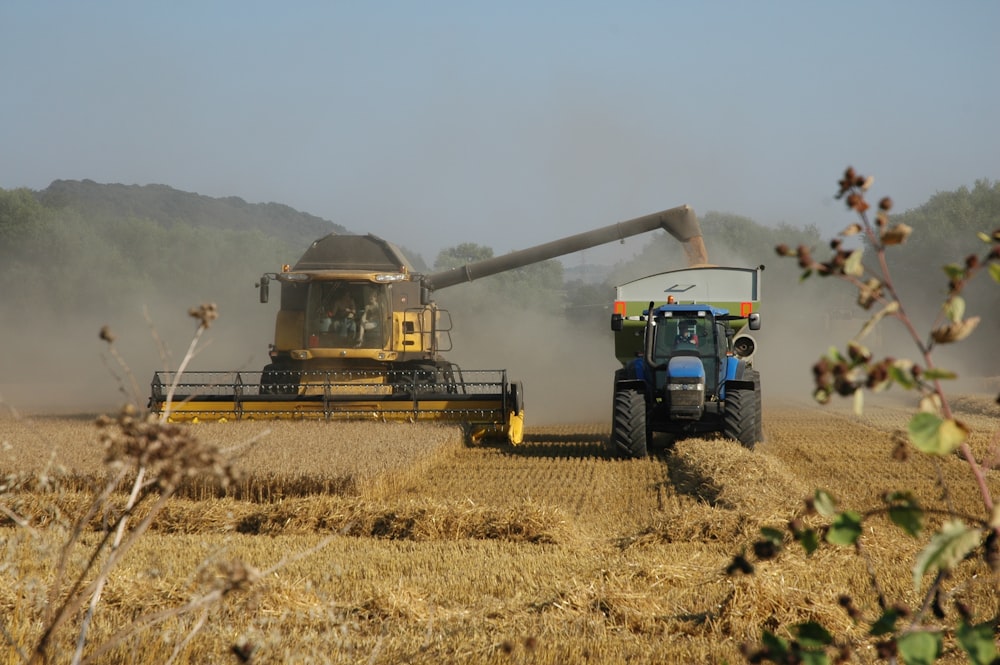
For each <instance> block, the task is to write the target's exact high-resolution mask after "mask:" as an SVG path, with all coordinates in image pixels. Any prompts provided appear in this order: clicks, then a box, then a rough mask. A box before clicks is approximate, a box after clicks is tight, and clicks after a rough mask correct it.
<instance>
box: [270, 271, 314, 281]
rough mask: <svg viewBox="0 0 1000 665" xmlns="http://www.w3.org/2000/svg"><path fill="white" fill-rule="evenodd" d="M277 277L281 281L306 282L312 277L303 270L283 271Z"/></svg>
mask: <svg viewBox="0 0 1000 665" xmlns="http://www.w3.org/2000/svg"><path fill="white" fill-rule="evenodd" d="M278 279H280V280H281V281H282V282H308V281H309V280H310V279H312V277H311V276H310V275H309V274H307V273H304V272H283V273H281V274H280V275H278Z"/></svg>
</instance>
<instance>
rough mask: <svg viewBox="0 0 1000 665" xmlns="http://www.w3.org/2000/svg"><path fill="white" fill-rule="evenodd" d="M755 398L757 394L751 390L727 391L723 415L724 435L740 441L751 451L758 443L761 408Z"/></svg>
mask: <svg viewBox="0 0 1000 665" xmlns="http://www.w3.org/2000/svg"><path fill="white" fill-rule="evenodd" d="M755 397H756V393H754V392H752V391H749V390H729V391H726V410H725V413H724V414H723V426H722V435H723V436H724V437H726V438H727V439H735V440H736V441H739V442H740V445H742V446H743V447H744V448H747V449H749V450H753V447H754V444H756V443H757V410H758V409H759V408H760V407H759V404H758V403H757V400H756V399H754V398H755Z"/></svg>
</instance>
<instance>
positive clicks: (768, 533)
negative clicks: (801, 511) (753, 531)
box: [760, 526, 785, 545]
mask: <svg viewBox="0 0 1000 665" xmlns="http://www.w3.org/2000/svg"><path fill="white" fill-rule="evenodd" d="M760 535H761V536H763V537H764V540H767V541H769V542H772V543H774V544H775V545H781V542H782V540H783V539H784V537H785V533H784V531H781V530H780V529H775V528H772V527H769V526H762V527H761V528H760Z"/></svg>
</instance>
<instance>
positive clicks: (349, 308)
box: [330, 288, 358, 337]
mask: <svg viewBox="0 0 1000 665" xmlns="http://www.w3.org/2000/svg"><path fill="white" fill-rule="evenodd" d="M357 309H358V306H357V304H356V303H355V302H354V298H352V297H351V294H350V293H348V292H347V289H346V288H341V289H340V290H339V291H338V293H337V295H336V296H335V299H334V301H333V305H332V306H331V308H330V318H331V319H333V332H334V333H335V334H337V335H340V336H341V337H354V335H355V334H356V333H357V330H358V324H357V321H355V319H354V315H355V314H356V313H357Z"/></svg>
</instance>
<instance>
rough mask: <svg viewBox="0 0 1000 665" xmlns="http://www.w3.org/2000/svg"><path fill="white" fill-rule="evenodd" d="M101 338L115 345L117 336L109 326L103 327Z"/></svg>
mask: <svg viewBox="0 0 1000 665" xmlns="http://www.w3.org/2000/svg"><path fill="white" fill-rule="evenodd" d="M100 338H101V339H102V340H104V341H105V342H107V343H108V344H114V343H115V334H114V333H113V332H111V328H110V327H109V326H101V332H100Z"/></svg>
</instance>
